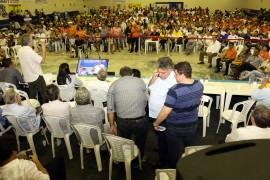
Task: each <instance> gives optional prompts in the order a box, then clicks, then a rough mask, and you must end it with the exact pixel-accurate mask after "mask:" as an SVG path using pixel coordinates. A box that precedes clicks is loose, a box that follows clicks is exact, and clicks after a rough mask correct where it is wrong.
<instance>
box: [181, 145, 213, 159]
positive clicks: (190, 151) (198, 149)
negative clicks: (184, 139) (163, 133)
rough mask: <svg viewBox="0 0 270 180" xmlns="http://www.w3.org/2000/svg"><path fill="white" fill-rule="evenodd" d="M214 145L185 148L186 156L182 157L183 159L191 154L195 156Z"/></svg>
mask: <svg viewBox="0 0 270 180" xmlns="http://www.w3.org/2000/svg"><path fill="white" fill-rule="evenodd" d="M211 146H212V145H202V146H188V147H185V152H184V154H183V155H182V158H183V157H185V156H188V155H190V154H193V153H195V152H197V151H200V150H203V149H206V148H209V147H211Z"/></svg>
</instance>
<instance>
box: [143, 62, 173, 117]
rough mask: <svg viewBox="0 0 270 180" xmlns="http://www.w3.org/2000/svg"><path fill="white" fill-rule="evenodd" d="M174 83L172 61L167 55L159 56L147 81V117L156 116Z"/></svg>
mask: <svg viewBox="0 0 270 180" xmlns="http://www.w3.org/2000/svg"><path fill="white" fill-rule="evenodd" d="M175 84H176V80H175V78H174V71H173V62H172V59H171V58H169V57H161V58H159V59H158V61H157V69H156V70H155V71H154V74H153V75H152V77H151V79H150V81H149V83H148V89H149V91H150V96H149V117H150V118H152V120H153V121H155V119H156V118H157V116H158V114H159V112H160V110H161V108H162V107H163V105H164V102H165V99H166V95H167V92H168V90H169V89H170V87H172V86H173V85H175Z"/></svg>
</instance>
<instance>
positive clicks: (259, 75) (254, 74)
mask: <svg viewBox="0 0 270 180" xmlns="http://www.w3.org/2000/svg"><path fill="white" fill-rule="evenodd" d="M249 77H252V78H253V79H254V78H255V77H256V78H265V77H266V75H265V74H264V73H262V72H260V71H258V70H253V71H251V72H249V73H248V74H247V75H245V76H243V77H242V78H243V79H247V78H249Z"/></svg>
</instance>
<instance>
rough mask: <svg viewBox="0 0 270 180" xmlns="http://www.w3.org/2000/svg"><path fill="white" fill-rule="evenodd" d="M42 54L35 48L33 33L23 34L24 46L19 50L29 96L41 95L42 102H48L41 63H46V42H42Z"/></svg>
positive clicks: (32, 97)
mask: <svg viewBox="0 0 270 180" xmlns="http://www.w3.org/2000/svg"><path fill="white" fill-rule="evenodd" d="M40 45H41V50H42V55H41V56H40V55H38V54H37V53H36V52H35V51H34V50H33V46H34V41H33V38H32V35H31V34H23V35H22V46H23V47H22V48H20V49H19V51H18V57H19V60H20V64H21V67H22V72H23V75H24V80H25V81H26V82H27V83H28V85H29V98H31V99H34V98H36V96H37V94H38V97H40V99H39V101H40V104H43V103H46V102H47V98H46V83H45V80H44V78H43V72H42V69H41V66H40V63H45V51H46V47H45V44H44V42H40Z"/></svg>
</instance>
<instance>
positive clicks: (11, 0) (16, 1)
mask: <svg viewBox="0 0 270 180" xmlns="http://www.w3.org/2000/svg"><path fill="white" fill-rule="evenodd" d="M9 3H20V0H9Z"/></svg>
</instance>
